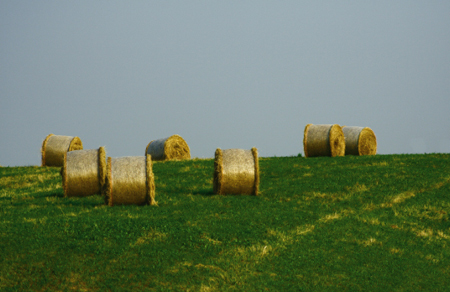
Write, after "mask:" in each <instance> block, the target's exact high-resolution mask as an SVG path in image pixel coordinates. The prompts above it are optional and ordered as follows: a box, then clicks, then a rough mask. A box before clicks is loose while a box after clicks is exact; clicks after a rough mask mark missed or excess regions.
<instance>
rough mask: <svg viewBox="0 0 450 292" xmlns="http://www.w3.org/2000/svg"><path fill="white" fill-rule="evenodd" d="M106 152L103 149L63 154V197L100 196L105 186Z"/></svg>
mask: <svg viewBox="0 0 450 292" xmlns="http://www.w3.org/2000/svg"><path fill="white" fill-rule="evenodd" d="M105 175H106V152H105V148H104V147H100V148H99V149H98V150H97V149H91V150H78V151H71V152H66V153H65V154H64V166H63V169H62V177H63V180H62V182H63V188H64V195H65V196H66V197H86V196H91V195H96V194H101V193H102V189H103V186H104V184H105Z"/></svg>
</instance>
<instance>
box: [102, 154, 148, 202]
mask: <svg viewBox="0 0 450 292" xmlns="http://www.w3.org/2000/svg"><path fill="white" fill-rule="evenodd" d="M104 194H105V204H107V205H109V206H114V205H156V201H155V181H154V176H153V169H152V158H151V156H150V155H148V154H147V156H127V157H118V158H111V157H108V162H107V164H106V181H105V188H104Z"/></svg>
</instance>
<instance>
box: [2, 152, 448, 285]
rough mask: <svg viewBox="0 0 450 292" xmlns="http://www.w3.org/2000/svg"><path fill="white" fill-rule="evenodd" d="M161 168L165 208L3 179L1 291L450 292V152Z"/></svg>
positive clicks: (29, 176)
mask: <svg viewBox="0 0 450 292" xmlns="http://www.w3.org/2000/svg"><path fill="white" fill-rule="evenodd" d="M260 170H261V176H260V177H261V185H260V190H261V194H260V195H259V196H257V197H254V196H218V195H214V194H213V192H212V179H213V175H212V173H213V160H198V159H194V160H190V161H178V162H176V161H173V162H156V163H154V166H153V171H154V173H155V182H156V199H157V201H158V206H157V207H153V206H144V207H138V206H121V207H107V206H105V205H104V201H103V199H102V198H101V197H99V196H93V197H88V198H64V196H63V191H62V188H61V177H60V174H59V168H51V167H44V168H42V167H17V168H0V216H1V217H0V248H1V250H0V253H1V257H0V258H1V259H0V290H2V291H22V290H32V291H54V290H62V291H72V290H73V291H108V290H110V291H122V290H123V291H130V290H135V291H169V290H175V291H233V290H235V291H418V290H419V291H448V289H449V288H448V287H450V221H449V213H450V154H426V155H376V156H365V157H353V156H347V157H338V158H326V157H324V158H301V157H271V158H260Z"/></svg>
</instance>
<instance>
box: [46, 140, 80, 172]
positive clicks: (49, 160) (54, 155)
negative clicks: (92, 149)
mask: <svg viewBox="0 0 450 292" xmlns="http://www.w3.org/2000/svg"><path fill="white" fill-rule="evenodd" d="M73 150H83V143H82V142H81V140H80V138H78V137H71V136H60V135H53V134H50V135H48V136H47V137H46V138H45V140H44V142H42V148H41V154H42V166H64V153H66V152H68V151H73Z"/></svg>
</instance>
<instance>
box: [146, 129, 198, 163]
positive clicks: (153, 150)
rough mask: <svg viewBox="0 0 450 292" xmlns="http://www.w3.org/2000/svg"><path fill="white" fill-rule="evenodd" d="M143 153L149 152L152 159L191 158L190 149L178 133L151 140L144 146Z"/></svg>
mask: <svg viewBox="0 0 450 292" xmlns="http://www.w3.org/2000/svg"><path fill="white" fill-rule="evenodd" d="M145 154H150V155H151V156H152V160H172V159H177V160H182V159H190V158H191V151H190V149H189V146H188V144H187V143H186V141H184V139H183V138H181V136H179V135H173V136H170V137H167V138H164V139H158V140H153V141H151V142H150V143H148V145H147V147H146V148H145Z"/></svg>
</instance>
